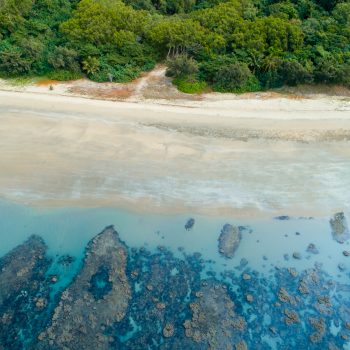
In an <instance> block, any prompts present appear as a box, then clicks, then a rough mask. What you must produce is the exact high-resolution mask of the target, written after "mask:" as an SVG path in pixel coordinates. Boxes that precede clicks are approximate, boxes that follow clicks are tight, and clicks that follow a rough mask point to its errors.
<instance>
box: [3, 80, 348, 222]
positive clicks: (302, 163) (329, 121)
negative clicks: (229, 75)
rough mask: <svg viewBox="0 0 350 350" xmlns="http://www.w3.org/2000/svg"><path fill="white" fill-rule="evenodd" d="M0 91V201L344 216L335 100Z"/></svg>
mask: <svg viewBox="0 0 350 350" xmlns="http://www.w3.org/2000/svg"><path fill="white" fill-rule="evenodd" d="M2 89H6V90H7V91H4V90H3V91H1V92H0V169H1V170H0V198H6V199H10V200H14V201H19V202H25V203H30V204H33V205H45V206H49V205H55V206H57V205H64V206H74V205H79V206H102V205H105V206H122V207H128V208H131V209H133V210H143V211H145V210H146V211H154V212H162V211H165V212H167V211H169V212H174V211H176V212H196V213H204V214H233V215H236V216H242V217H244V216H251V215H254V216H273V215H279V214H289V215H304V216H305V215H311V216H312V215H329V214H330V213H333V212H334V211H336V210H345V211H349V210H350V197H349V196H348V193H347V190H348V189H349V188H350V147H349V145H350V102H349V99H347V98H345V97H326V96H315V97H314V98H296V99H293V98H287V97H284V96H279V97H278V96H277V97H276V96H274V98H265V97H264V95H263V94H262V95H256V96H250V97H249V98H247V97H246V96H241V97H239V96H234V95H218V94H211V95H209V96H202V97H201V99H198V100H188V99H180V98H178V99H176V100H165V99H162V100H155V99H145V98H141V97H139V96H137V95H135V94H134V95H133V96H131V97H129V98H128V99H126V100H125V101H123V102H116V101H102V100H97V99H89V98H86V97H87V96H84V97H77V96H72V95H73V94H72V93H69V92H67V90H64V89H66V87H65V88H63V87H61V88H56V86H55V89H54V90H53V91H49V90H48V88H47V87H33V86H32V87H27V88H24V89H22V91H13V90H20V89H16V88H9V87H8V86H5V87H4V85H2ZM11 90H12V91H11ZM230 96H231V98H230Z"/></svg>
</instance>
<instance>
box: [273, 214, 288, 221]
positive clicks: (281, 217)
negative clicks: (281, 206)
mask: <svg viewBox="0 0 350 350" xmlns="http://www.w3.org/2000/svg"><path fill="white" fill-rule="evenodd" d="M274 219H275V220H281V221H285V220H290V216H288V215H280V216H276V217H275V218H274Z"/></svg>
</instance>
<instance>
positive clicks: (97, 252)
mask: <svg viewBox="0 0 350 350" xmlns="http://www.w3.org/2000/svg"><path fill="white" fill-rule="evenodd" d="M126 262H127V251H126V247H125V245H124V244H123V243H122V242H121V241H120V239H119V236H118V233H117V232H116V231H115V230H114V229H113V227H108V228H106V229H105V230H104V231H103V232H102V233H100V234H99V235H97V236H96V237H95V238H94V239H92V240H91V241H90V243H89V244H88V246H87V248H86V252H85V258H84V262H83V267H82V269H81V271H80V272H79V274H78V275H77V276H76V277H75V279H74V281H73V282H72V284H71V285H70V286H69V287H68V288H66V289H65V290H64V291H63V293H62V295H61V298H60V301H59V303H58V305H57V306H56V308H55V310H54V313H53V316H52V322H51V325H50V326H49V327H48V328H47V329H46V330H45V331H44V332H42V333H41V334H40V335H39V340H40V342H39V344H38V348H39V349H49V348H50V349H70V350H74V349H108V348H109V347H110V342H111V341H112V339H110V337H109V336H108V335H107V334H106V333H105V332H104V330H105V329H106V328H107V327H108V326H111V325H113V324H114V323H116V322H120V321H121V320H122V319H123V318H124V316H125V313H126V310H127V307H128V302H129V299H130V287H129V283H128V280H127V278H126V274H125V269H126Z"/></svg>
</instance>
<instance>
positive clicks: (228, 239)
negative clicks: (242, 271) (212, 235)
mask: <svg viewBox="0 0 350 350" xmlns="http://www.w3.org/2000/svg"><path fill="white" fill-rule="evenodd" d="M241 239H242V233H241V228H240V227H237V226H232V225H231V224H225V225H224V227H223V228H222V230H221V233H220V236H219V253H220V254H221V255H223V256H224V257H225V258H228V259H232V258H233V257H234V255H235V252H236V250H237V248H238V246H239V243H240V241H241Z"/></svg>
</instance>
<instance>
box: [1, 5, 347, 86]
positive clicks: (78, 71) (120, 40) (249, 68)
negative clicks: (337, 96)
mask: <svg viewBox="0 0 350 350" xmlns="http://www.w3.org/2000/svg"><path fill="white" fill-rule="evenodd" d="M159 61H166V62H167V64H168V65H169V67H170V68H169V69H171V67H173V68H172V71H174V72H182V73H181V74H180V73H179V75H180V76H175V77H178V78H181V79H185V78H186V79H185V80H186V81H187V82H194V83H198V82H205V84H203V86H204V85H205V86H207V85H209V86H211V87H212V88H213V89H216V90H219V91H251V90H254V89H263V88H271V87H277V86H282V85H283V84H287V85H296V84H300V83H306V82H307V83H323V84H333V83H337V84H344V85H349V82H350V77H349V72H350V0H327V1H326V0H125V1H123V0H80V1H79V0H0V74H1V75H3V76H13V75H23V74H28V75H29V74H31V75H48V76H51V77H53V78H57V79H60V78H62V79H70V78H75V77H79V76H81V75H83V74H85V75H87V76H88V77H89V78H90V79H93V80H96V81H110V80H113V81H120V82H124V81H129V80H131V79H134V78H135V77H137V76H138V75H139V74H140V73H141V72H142V71H145V70H148V69H151V68H152V67H153V66H154V65H155V63H156V62H159ZM186 65H188V67H187V68H186ZM174 67H181V69H177V68H176V69H175V68H174ZM193 67H197V68H196V70H195V71H193ZM189 71H191V72H192V73H191V74H188V76H184V75H186V74H184V72H189ZM175 75H176V74H175ZM181 79H180V80H181ZM182 81H183V80H182ZM201 86H202V85H201Z"/></svg>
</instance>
